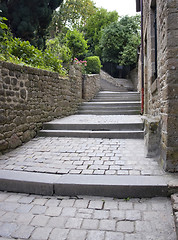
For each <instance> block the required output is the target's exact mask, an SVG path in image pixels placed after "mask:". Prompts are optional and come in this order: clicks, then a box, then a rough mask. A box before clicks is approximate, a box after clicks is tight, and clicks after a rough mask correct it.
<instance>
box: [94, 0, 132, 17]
mask: <svg viewBox="0 0 178 240" xmlns="http://www.w3.org/2000/svg"><path fill="white" fill-rule="evenodd" d="M93 2H95V3H96V7H103V8H105V9H107V10H108V11H114V10H116V11H117V12H118V14H119V16H124V15H129V16H133V15H136V3H135V2H136V1H135V0H93Z"/></svg>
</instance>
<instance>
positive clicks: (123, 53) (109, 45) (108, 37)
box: [100, 16, 140, 65]
mask: <svg viewBox="0 0 178 240" xmlns="http://www.w3.org/2000/svg"><path fill="white" fill-rule="evenodd" d="M139 43H140V16H133V17H128V16H125V17H123V18H122V19H121V20H120V21H119V22H114V23H111V24H110V25H109V26H107V27H106V28H105V29H103V31H102V36H101V39H100V47H101V51H102V61H103V62H112V63H117V64H120V65H131V64H133V63H136V60H137V47H138V45H139Z"/></svg>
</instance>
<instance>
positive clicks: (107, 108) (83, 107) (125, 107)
mask: <svg viewBox="0 0 178 240" xmlns="http://www.w3.org/2000/svg"><path fill="white" fill-rule="evenodd" d="M79 110H112V111H119V110H121V111H123V110H125V111H126V110H128V111H129V110H140V106H137V105H133V106H125V105H120V106H107V105H105V106H98V105H95V106H93V105H81V106H80V107H79Z"/></svg>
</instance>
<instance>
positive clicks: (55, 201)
mask: <svg viewBox="0 0 178 240" xmlns="http://www.w3.org/2000/svg"><path fill="white" fill-rule="evenodd" d="M60 202H61V200H58V199H49V200H48V201H47V202H46V203H45V206H49V207H50V206H51V207H57V206H59V204H60Z"/></svg>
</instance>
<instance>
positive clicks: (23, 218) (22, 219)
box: [16, 213, 34, 225]
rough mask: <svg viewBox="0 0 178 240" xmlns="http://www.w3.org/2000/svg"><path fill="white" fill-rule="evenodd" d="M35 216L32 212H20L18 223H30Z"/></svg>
mask: <svg viewBox="0 0 178 240" xmlns="http://www.w3.org/2000/svg"><path fill="white" fill-rule="evenodd" d="M33 218H34V215H33V214H30V213H20V215H18V217H17V218H16V221H17V223H18V224H19V223H20V224H22V223H23V224H26V225H29V223H30V222H31V221H32V219H33Z"/></svg>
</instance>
